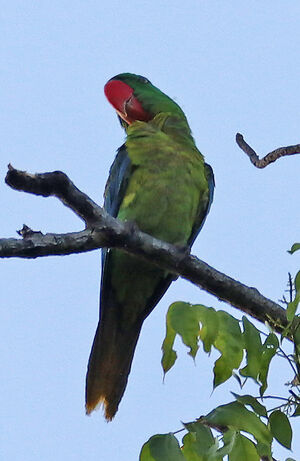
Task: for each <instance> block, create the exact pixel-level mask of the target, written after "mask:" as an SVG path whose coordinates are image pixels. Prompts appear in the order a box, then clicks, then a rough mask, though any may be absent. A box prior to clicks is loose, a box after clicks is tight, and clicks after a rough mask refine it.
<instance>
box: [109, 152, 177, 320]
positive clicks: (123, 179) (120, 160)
mask: <svg viewBox="0 0 300 461" xmlns="http://www.w3.org/2000/svg"><path fill="white" fill-rule="evenodd" d="M131 169H132V165H131V161H130V158H129V155H128V153H127V150H126V146H125V144H123V145H122V146H121V147H120V148H119V149H118V153H117V156H116V158H115V160H114V162H113V164H112V166H111V168H110V172H109V177H108V180H107V183H106V186H105V192H104V208H105V210H106V211H107V212H108V213H109V214H110V215H111V216H113V217H114V218H115V217H117V215H118V212H119V208H120V205H121V202H122V200H123V197H124V195H125V192H126V188H127V185H128V181H129V178H130V174H131ZM109 259H110V258H109V250H108V249H106V248H103V250H102V277H101V296H102V298H103V299H104V297H105V292H106V291H108V292H109V291H110V275H109V272H110V270H109ZM176 279H177V276H175V275H174V274H167V275H166V277H165V278H162V280H161V282H160V283H159V284H158V286H157V287H156V289H155V290H154V292H153V295H152V296H151V298H150V299H149V300H148V302H147V307H146V309H145V311H144V313H143V314H144V318H145V317H147V315H149V314H150V312H151V311H152V310H153V308H154V307H155V306H156V304H157V303H158V302H159V300H160V299H161V298H162V296H163V295H164V294H165V292H166V290H167V289H168V287H169V286H170V284H171V282H172V281H173V280H176Z"/></svg>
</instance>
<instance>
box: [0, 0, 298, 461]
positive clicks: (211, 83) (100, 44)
mask: <svg viewBox="0 0 300 461" xmlns="http://www.w3.org/2000/svg"><path fill="white" fill-rule="evenodd" d="M299 20H300V2H299V0H294V1H293V0H289V1H288V2H286V1H283V0H282V1H278V0H272V1H270V0H264V1H258V0H257V1H252V2H249V1H248V2H241V1H232V0H229V1H226V2H224V1H220V0H219V1H215V0H209V1H208V0H205V1H203V0H186V1H185V2H182V1H178V0H172V1H170V0H165V1H163V2H153V1H152V2H150V1H143V0H139V1H137V0H128V1H127V2H124V1H120V0H110V1H105V0H102V1H100V0H98V1H91V0H85V1H77V0H72V1H66V0H65V1H64V0H59V1H58V0H51V1H46V0H42V1H39V2H37V1H29V0H27V1H24V0H20V1H15V0H10V1H5V0H2V1H1V12H0V30H1V40H0V65H1V72H0V100H1V113H0V131H1V133H0V135H1V145H0V159H1V162H0V178H1V180H0V216H1V237H13V236H16V234H15V231H16V230H17V229H20V228H21V227H22V225H23V223H26V224H27V225H28V226H30V227H31V228H33V229H35V230H41V231H42V232H44V233H45V232H69V231H75V230H80V229H82V222H81V221H80V220H79V219H78V218H77V217H76V216H75V215H74V214H72V212H71V211H70V210H68V209H67V208H65V207H64V206H63V205H62V204H61V203H60V202H59V201H58V200H57V199H54V198H48V199H44V198H40V197H35V196H32V195H29V194H24V193H20V192H16V191H13V190H12V189H10V188H9V187H7V186H6V185H5V184H4V177H5V174H6V170H7V164H8V163H9V162H10V163H11V164H12V165H13V166H14V167H16V168H19V169H23V170H27V171H29V172H45V171H53V170H58V169H60V170H62V171H64V172H66V173H67V174H68V175H69V177H70V178H71V180H72V181H74V183H75V184H76V185H77V187H79V188H80V189H81V190H83V191H84V192H86V193H87V194H89V195H90V197H91V198H92V199H94V200H95V201H97V202H98V203H99V204H102V194H103V190H104V185H105V182H106V179H107V176H108V171H109V167H110V165H111V163H112V161H113V159H114V155H115V151H116V149H117V148H118V147H119V146H120V145H121V144H122V142H123V139H124V133H123V132H122V130H121V128H120V125H119V123H118V120H117V118H116V116H115V114H114V111H113V110H112V108H111V106H110V105H109V104H108V103H107V101H106V100H105V98H104V94H103V86H104V84H105V83H106V81H107V80H108V79H109V78H111V77H112V76H114V75H116V74H118V73H120V72H133V73H138V74H141V75H144V76H146V77H147V78H149V79H150V80H151V81H152V82H153V83H154V84H155V85H156V86H158V87H159V88H160V89H161V90H163V91H164V92H166V93H167V94H168V95H169V96H170V97H172V98H174V99H175V100H176V101H177V102H178V104H179V105H180V106H181V107H182V108H183V110H184V111H185V113H186V115H187V118H188V120H189V122H190V125H191V128H192V130H193V134H194V137H195V139H196V143H197V146H198V147H199V149H200V150H201V152H202V153H203V154H204V155H205V158H206V161H207V162H208V163H210V164H211V165H212V167H213V169H214V173H215V180H216V190H215V198H214V203H213V205H212V208H211V212H210V215H209V217H208V219H207V221H206V223H205V226H204V228H203V230H202V232H201V234H200V235H199V237H198V239H197V241H196V243H195V245H194V247H193V253H194V254H196V255H197V256H198V257H200V258H201V259H203V260H204V261H206V262H208V263H209V264H210V265H212V266H214V267H215V268H217V269H219V270H221V271H223V272H225V273H226V274H228V275H230V276H231V277H234V278H236V279H238V280H240V281H241V282H243V283H246V284H247V285H250V286H255V287H256V288H258V289H259V290H260V291H261V292H262V293H263V294H264V295H265V296H267V297H270V298H271V299H273V300H275V301H277V300H278V299H280V298H282V294H283V292H284V290H285V289H286V282H287V278H288V275H287V274H288V272H291V273H292V274H293V275H295V273H296V271H297V269H298V268H299V255H298V254H297V253H296V254H295V255H294V256H291V255H289V254H288V253H287V251H286V250H287V249H289V248H290V247H291V245H292V244H293V243H294V242H296V241H299V239H300V226H299V189H300V187H299V168H300V156H294V157H286V158H283V159H280V160H279V161H277V162H276V163H275V164H273V165H270V166H268V167H267V168H266V169H264V170H258V169H256V168H254V167H253V166H252V165H251V164H250V162H249V160H248V158H247V157H246V155H245V154H244V153H243V152H242V151H241V150H240V149H239V148H238V147H237V145H236V144H235V134H236V132H241V133H242V134H243V135H244V136H245V139H246V140H247V141H248V142H249V143H250V144H251V145H252V147H253V148H254V149H256V150H257V152H258V153H261V154H265V153H267V152H269V151H271V150H273V149H275V148H276V147H279V146H284V145H289V144H296V143H299V142H300V135H299V107H300V93H299V80H300V52H299V50H300V29H299ZM99 279H100V254H99V252H98V251H95V252H93V253H87V254H81V255H72V256H67V257H49V258H42V259H38V260H31V261H26V260H21V259H11V260H2V261H1V262H0V296H1V304H0V310H1V311H0V312H1V314H0V315H1V321H0V334H1V344H2V347H1V368H0V382H1V392H0V408H1V413H0V457H1V459H3V460H5V461H15V460H22V461H36V460H43V461H48V460H49V461H50V460H53V459H55V460H56V461H65V460H68V461H79V460H83V459H84V460H86V461H96V460H97V461H99V460H102V459H103V460H104V459H109V460H112V461H118V460H122V461H123V460H126V461H127V460H128V461H129V460H137V459H138V454H139V452H140V449H141V446H142V444H143V443H144V442H145V441H146V440H147V439H148V438H149V437H150V436H151V435H153V434H156V433H166V432H170V431H175V430H178V429H180V428H181V424H180V421H191V420H193V419H194V418H196V417H198V416H200V415H203V414H205V413H207V412H209V411H210V410H211V409H212V408H214V407H215V406H216V405H218V404H220V403H224V402H228V401H230V400H232V399H231V396H230V393H229V390H230V389H232V390H234V391H235V392H239V388H238V387H237V384H236V383H235V382H233V381H230V382H229V384H228V385H223V386H221V387H219V388H218V389H217V390H216V391H215V392H214V393H213V394H211V392H212V365H213V359H215V358H216V357H217V356H218V355H217V354H213V355H212V357H211V358H208V357H207V356H205V355H204V353H203V352H201V351H199V352H198V356H197V359H196V366H195V365H194V363H193V361H192V360H191V358H190V357H188V356H187V354H186V352H187V350H186V349H185V348H184V347H182V346H181V344H180V341H178V342H177V343H176V348H177V350H178V352H179V359H178V362H177V363H176V365H175V367H174V368H173V369H172V370H171V371H170V372H169V373H168V375H167V376H166V379H165V382H164V384H163V382H162V369H161V365H160V359H161V350H160V348H161V344H162V341H163V337H164V333H165V314H166V311H167V308H168V306H169V305H170V304H171V302H173V301H175V300H179V299H180V300H185V301H190V302H195V303H196V302H198V303H203V304H206V305H208V306H213V307H215V308H221V309H225V310H228V311H229V312H231V313H233V314H235V315H236V314H238V312H237V311H234V310H233V309H229V308H228V306H226V305H225V304H224V303H220V302H218V300H217V299H215V298H214V297H212V296H210V295H208V294H206V293H205V292H202V291H200V290H199V289H197V288H196V287H193V286H192V285H191V284H189V283H188V282H186V281H183V280H179V281H177V282H176V283H174V284H173V285H172V287H171V288H170V289H169V291H168V293H167V294H166V295H165V296H164V298H163V299H162V301H161V302H160V304H159V305H158V306H157V308H156V309H155V310H154V312H153V313H152V314H151V316H150V317H149V318H148V319H147V321H146V323H145V325H144V327H143V330H142V334H141V337H140V340H139V343H138V346H137V350H136V353H135V358H134V362H133V367H132V371H131V374H130V378H129V383H128V387H127V390H126V393H125V395H124V398H123V400H122V402H121V404H120V407H119V412H118V413H117V416H116V418H115V419H114V420H113V422H112V423H109V424H107V423H106V422H105V421H104V418H103V416H102V412H101V411H98V412H96V413H94V414H93V415H92V416H91V417H87V416H85V412H84V386H85V373H86V366H87V361H88V357H89V353H90V347H91V344H92V340H93V337H94V332H95V329H96V325H97V321H98V298H99V282H100V280H99ZM292 378H293V376H292V375H291V373H290V369H289V368H287V367H286V366H284V364H283V363H281V362H279V363H277V364H275V365H274V366H273V367H272V369H271V375H270V382H271V381H272V382H273V384H272V386H271V388H270V393H271V392H273V393H276V392H277V394H280V395H286V394H287V391H288V390H287V388H286V387H285V386H284V384H285V383H286V382H287V381H289V380H291V379H292ZM253 389H254V388H253V387H252V388H251V387H249V388H247V387H246V388H245V389H244V392H245V393H246V392H247V391H249V390H253ZM253 392H257V391H256V390H255V389H254V390H253ZM294 429H295V430H297V431H298V433H299V431H300V423H299V422H298V423H297V421H295V424H294ZM293 449H294V453H293V455H292V456H293V457H294V458H296V459H300V438H299V436H298V437H297V436H295V437H294V442H293ZM274 456H275V458H277V459H280V460H282V459H285V457H287V456H288V452H287V451H286V450H283V449H282V448H281V447H278V446H276V449H275V452H274Z"/></svg>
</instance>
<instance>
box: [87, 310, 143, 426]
mask: <svg viewBox="0 0 300 461" xmlns="http://www.w3.org/2000/svg"><path fill="white" fill-rule="evenodd" d="M107 320H109V319H107ZM141 327H142V322H137V323H135V324H134V325H131V326H130V328H129V329H128V330H123V329H120V325H118V322H110V321H108V322H107V323H106V322H105V321H104V322H101V323H99V324H98V327H97V331H96V334H95V338H94V342H93V347H92V351H91V355H90V358H89V364H88V371H87V377H86V412H87V414H90V413H91V412H92V411H93V410H94V409H95V408H96V407H98V406H99V405H101V404H102V405H103V407H104V414H105V418H106V419H107V421H111V420H112V419H113V417H114V416H115V414H116V412H117V410H118V406H119V403H120V401H121V398H122V396H123V394H124V391H125V388H126V385H127V380H128V375H129V373H130V368H131V363H132V360H133V355H134V350H135V347H136V343H137V340H138V337H139V334H140V331H141Z"/></svg>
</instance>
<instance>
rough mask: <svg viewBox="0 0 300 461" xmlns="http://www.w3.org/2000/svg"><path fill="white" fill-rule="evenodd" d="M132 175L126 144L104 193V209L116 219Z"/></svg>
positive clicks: (111, 168) (105, 253)
mask: <svg viewBox="0 0 300 461" xmlns="http://www.w3.org/2000/svg"><path fill="white" fill-rule="evenodd" d="M130 173H131V161H130V158H129V155H128V153H127V150H126V146H125V144H123V145H122V146H121V147H119V149H118V153H117V155H116V158H115V160H114V162H113V164H112V166H111V167H110V171H109V176H108V180H107V182H106V186H105V191H104V205H103V207H104V209H105V210H106V211H107V213H109V214H110V215H111V216H113V217H114V218H116V217H117V215H118V212H119V208H120V205H121V202H122V200H123V197H124V195H125V191H126V188H127V184H128V180H129V177H130ZM107 255H108V249H107V248H103V249H102V278H101V280H102V283H101V285H102V286H101V290H102V287H103V283H104V274H105V272H106V271H105V266H106V259H107Z"/></svg>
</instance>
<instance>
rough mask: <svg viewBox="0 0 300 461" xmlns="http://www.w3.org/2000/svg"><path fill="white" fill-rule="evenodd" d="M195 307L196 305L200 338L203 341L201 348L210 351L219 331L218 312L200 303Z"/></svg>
mask: <svg viewBox="0 0 300 461" xmlns="http://www.w3.org/2000/svg"><path fill="white" fill-rule="evenodd" d="M195 307H198V315H199V320H200V322H201V329H200V338H201V340H202V342H203V349H204V351H205V352H210V351H211V346H212V345H213V344H214V342H215V339H216V337H217V335H218V331H219V318H218V313H217V312H216V311H215V309H213V308H212V307H205V306H201V305H198V306H195Z"/></svg>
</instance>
